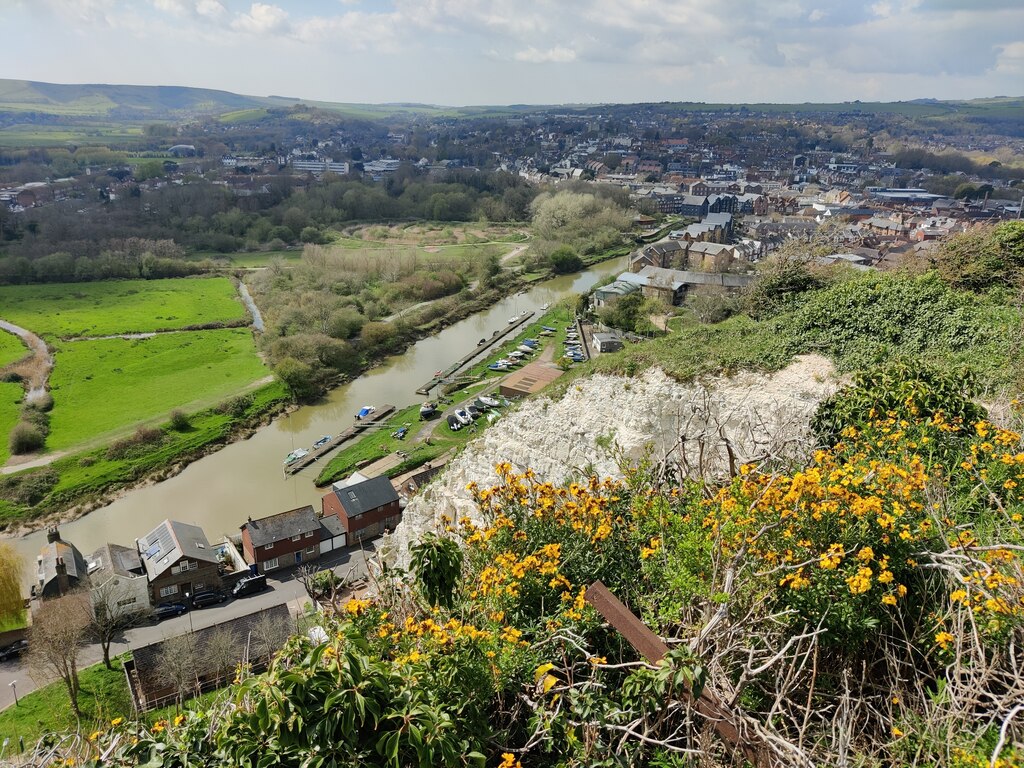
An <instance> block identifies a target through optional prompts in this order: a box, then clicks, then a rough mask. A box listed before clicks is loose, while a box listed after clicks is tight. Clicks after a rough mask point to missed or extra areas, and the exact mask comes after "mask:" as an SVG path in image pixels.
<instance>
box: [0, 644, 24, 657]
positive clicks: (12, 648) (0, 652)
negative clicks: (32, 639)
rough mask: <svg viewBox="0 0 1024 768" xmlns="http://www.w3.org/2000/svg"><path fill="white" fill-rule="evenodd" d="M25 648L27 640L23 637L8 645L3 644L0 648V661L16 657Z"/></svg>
mask: <svg viewBox="0 0 1024 768" xmlns="http://www.w3.org/2000/svg"><path fill="white" fill-rule="evenodd" d="M26 648H28V640H25V639H21V640H16V641H15V642H13V643H11V644H10V645H5V646H4V647H3V648H0V661H8V660H10V659H16V658H18V657H19V656H21V652H22V651H24V650H25V649H26Z"/></svg>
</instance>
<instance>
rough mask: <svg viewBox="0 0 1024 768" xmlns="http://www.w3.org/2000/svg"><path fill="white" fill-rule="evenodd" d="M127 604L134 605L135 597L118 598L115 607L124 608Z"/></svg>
mask: <svg viewBox="0 0 1024 768" xmlns="http://www.w3.org/2000/svg"><path fill="white" fill-rule="evenodd" d="M128 605H135V598H134V597H126V598H125V599H124V600H118V601H117V607H118V608H124V607H125V606H128Z"/></svg>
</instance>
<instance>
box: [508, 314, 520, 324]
mask: <svg viewBox="0 0 1024 768" xmlns="http://www.w3.org/2000/svg"><path fill="white" fill-rule="evenodd" d="M518 320H519V315H512V317H510V318H509V319H508V324H509V325H512V323H515V322H518Z"/></svg>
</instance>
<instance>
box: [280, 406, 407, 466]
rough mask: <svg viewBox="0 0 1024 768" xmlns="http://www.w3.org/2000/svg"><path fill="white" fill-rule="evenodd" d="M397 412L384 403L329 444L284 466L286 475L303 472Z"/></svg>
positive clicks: (336, 436) (393, 407)
mask: <svg viewBox="0 0 1024 768" xmlns="http://www.w3.org/2000/svg"><path fill="white" fill-rule="evenodd" d="M394 412H395V406H393V405H382V406H381V407H380V408H378V409H377V410H376V411H374V412H373V413H371V414H370V415H369V416H367V417H366V418H365V419H362V420H360V421H357V422H356V423H355V424H353V425H352V426H351V427H349V428H348V429H346V430H344V431H343V432H342V433H341V434H339V435H335V436H334V438H333V439H332V440H331V442H329V443H327V445H322V446H320V447H319V448H317V449H316V450H315V451H310V452H309V453H307V454H306V455H305V456H303V457H302V458H301V459H299V460H298V461H293V462H292V463H291V464H288V465H286V466H285V468H284V473H285V475H286V476H287V475H294V474H295V473H296V472H301V471H302V470H304V469H305V468H306V467H308V466H309V465H310V464H312V463H313V462H314V461H317V460H318V459H320V457H322V456H326V455H327V454H328V453H330V452H331V451H333V450H334V449H335V448H337V447H338V446H340V445H341V444H342V443H345V442H348V441H349V440H351V439H352V438H353V437H355V436H356V435H360V434H362V433H363V432H365V431H366V430H368V429H369V428H370V427H379V426H380V425H381V424H383V423H384V422H385V421H387V420H388V418H389V417H390V416H391V414H393V413H394Z"/></svg>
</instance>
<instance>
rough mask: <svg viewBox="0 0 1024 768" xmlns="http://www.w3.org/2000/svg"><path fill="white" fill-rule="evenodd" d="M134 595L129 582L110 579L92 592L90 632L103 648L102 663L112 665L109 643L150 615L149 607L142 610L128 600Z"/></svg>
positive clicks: (107, 665)
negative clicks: (128, 584)
mask: <svg viewBox="0 0 1024 768" xmlns="http://www.w3.org/2000/svg"><path fill="white" fill-rule="evenodd" d="M132 597H133V595H132V592H131V590H130V589H129V588H128V586H127V585H125V584H123V583H122V582H119V581H115V580H114V579H110V580H109V581H107V582H106V583H105V584H102V585H100V586H98V587H96V588H95V589H93V591H92V619H91V620H90V622H89V634H90V635H91V636H92V637H93V638H95V640H96V641H97V642H98V643H99V644H100V647H102V648H103V663H104V664H105V665H106V667H107V669H113V667H112V666H111V664H110V645H111V643H113V641H114V640H115V639H117V637H118V636H119V635H121V634H122V633H123V632H124V631H125V630H126V629H131V628H132V627H137V626H138V625H139V624H141V623H142V622H143V621H144V620H145V619H147V618H148V617H149V615H150V611H149V610H148V609H143V610H139V609H138V608H136V607H134V605H133V604H130V603H129V602H128V601H130V600H131V599H132Z"/></svg>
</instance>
